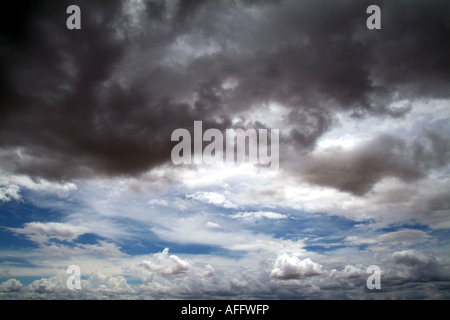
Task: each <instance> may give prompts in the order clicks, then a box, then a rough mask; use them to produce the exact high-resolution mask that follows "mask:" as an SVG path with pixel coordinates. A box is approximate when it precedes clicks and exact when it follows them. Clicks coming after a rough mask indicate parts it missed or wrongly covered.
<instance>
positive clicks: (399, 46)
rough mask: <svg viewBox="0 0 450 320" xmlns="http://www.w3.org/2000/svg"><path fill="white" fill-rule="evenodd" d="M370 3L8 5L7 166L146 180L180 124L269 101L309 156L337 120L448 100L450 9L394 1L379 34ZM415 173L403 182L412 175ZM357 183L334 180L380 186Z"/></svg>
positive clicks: (212, 119) (217, 122)
mask: <svg viewBox="0 0 450 320" xmlns="http://www.w3.org/2000/svg"><path fill="white" fill-rule="evenodd" d="M136 3H138V2H136ZM378 3H380V2H378ZM69 4H78V5H79V6H80V7H81V10H82V30H76V31H70V30H67V29H66V27H65V22H66V18H67V14H66V13H65V9H66V7H67V6H68V5H69ZM369 4H375V2H373V1H370V2H369V1H328V0H323V1H263V2H259V1H258V2H253V1H244V2H225V1H223V2H222V1H179V2H163V1H144V2H143V5H142V6H140V5H139V4H137V5H136V4H135V5H127V3H126V2H120V1H108V2H100V1H98V2H97V1H72V2H70V3H68V2H62V1H58V2H56V1H39V2H35V1H33V2H26V6H24V5H22V4H19V5H18V6H17V7H16V8H13V9H10V10H8V11H6V10H4V11H2V13H3V15H5V17H4V19H3V17H2V31H1V38H0V40H1V42H0V46H1V47H0V49H1V51H0V55H1V58H2V59H1V64H0V67H1V75H0V92H1V120H0V123H1V127H0V146H1V147H2V149H4V150H6V151H5V152H6V156H3V160H4V161H6V160H9V162H10V163H12V164H11V166H12V167H13V168H14V170H17V171H19V172H25V173H28V174H30V175H34V176H43V177H47V178H56V179H67V178H72V177H77V176H86V175H92V174H107V175H118V174H132V175H135V174H139V173H141V172H143V171H145V170H147V169H149V168H152V167H154V166H157V165H159V164H161V163H164V162H165V161H170V150H171V148H172V145H173V144H172V143H170V134H171V132H172V131H173V130H174V129H176V128H188V129H190V128H192V125H193V121H194V120H203V122H204V128H207V127H216V128H219V129H225V128H227V127H230V126H231V122H230V120H231V118H232V117H234V116H239V115H240V113H241V112H243V111H246V110H249V109H250V108H258V106H259V105H261V104H264V103H268V102H278V103H280V104H282V105H284V106H286V107H288V108H290V109H291V112H290V114H289V117H288V120H287V121H288V122H289V123H288V124H290V125H294V127H295V128H294V129H293V130H292V131H291V132H290V133H289V134H288V135H286V136H284V137H282V141H283V143H285V144H288V145H293V146H294V147H293V148H290V149H289V150H290V152H292V151H293V150H295V152H301V151H302V150H311V149H312V148H313V147H314V145H315V143H316V141H317V139H318V138H320V136H321V135H322V134H323V133H324V132H326V131H327V130H328V129H329V128H330V127H331V126H332V124H333V115H334V113H335V112H339V111H342V110H347V111H353V115H354V116H357V117H362V116H371V115H377V116H378V115H383V116H391V117H400V116H402V115H403V114H404V113H406V112H408V111H409V109H408V108H404V109H393V108H391V107H390V106H389V105H390V103H391V102H392V101H394V99H395V98H396V97H398V98H401V97H407V98H408V99H415V98H421V97H435V98H447V97H449V95H450V90H448V88H449V80H450V68H449V59H448V57H449V56H450V55H449V43H450V42H449V41H448V40H449V39H448V36H449V34H450V32H449V31H450V26H449V19H448V17H449V16H450V12H449V10H450V5H449V3H448V2H446V1H429V2H426V3H424V2H423V1H397V2H395V3H392V1H387V2H382V3H381V5H380V6H381V7H382V30H378V31H370V30H367V28H366V27H365V22H366V18H367V14H366V13H365V11H366V8H367V6H368V5H369ZM25 7H26V8H25ZM133 10H134V11H137V12H141V13H142V14H140V15H133V14H132V13H130V12H133ZM8 16H9V17H10V18H12V19H7V18H8ZM229 79H234V80H235V81H236V85H235V86H234V87H232V88H226V87H225V86H224V85H223V84H224V83H225V82H226V81H227V80H229ZM247 120H249V121H253V122H254V123H257V122H258V121H260V119H256V118H255V119H247ZM393 143H394V144H395V142H393ZM17 148H20V150H21V151H20V152H16V150H17ZM4 154H5V153H4ZM386 170H388V169H386ZM402 170H403V171H405V172H404V173H402V172H403V171H402ZM408 170H412V169H408V168H404V169H401V170H398V172H400V173H399V175H400V176H401V177H403V176H405V177H406V176H409V175H410V174H412V175H413V176H414V172H409V171H408ZM381 171H383V170H381ZM383 172H384V171H383ZM420 173H421V172H419V173H417V174H418V175H419V176H420ZM381 175H384V173H381ZM358 179H359V178H355V181H353V182H350V184H349V186H347V184H346V182H342V183H344V185H343V186H341V182H336V183H331V185H336V186H338V187H339V188H343V189H345V190H350V191H352V192H357V191H355V189H354V187H353V185H355V186H357V185H361V184H362V185H363V188H364V186H369V185H371V184H372V183H373V181H374V179H375V180H376V178H369V179H368V180H369V181H367V182H362V183H360V182H359V180H358ZM363 180H364V179H363ZM311 181H316V182H317V183H319V184H322V182H321V180H320V176H319V177H316V178H311ZM329 185H330V184H329Z"/></svg>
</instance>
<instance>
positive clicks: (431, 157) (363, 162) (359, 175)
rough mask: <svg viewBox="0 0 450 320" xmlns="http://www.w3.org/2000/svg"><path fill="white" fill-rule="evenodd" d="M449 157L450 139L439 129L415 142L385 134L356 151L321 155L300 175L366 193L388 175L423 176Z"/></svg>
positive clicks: (418, 177) (332, 185) (311, 160)
mask: <svg viewBox="0 0 450 320" xmlns="http://www.w3.org/2000/svg"><path fill="white" fill-rule="evenodd" d="M449 156H450V140H449V139H448V138H447V137H445V136H443V135H440V134H438V133H436V132H433V131H424V132H423V133H422V135H421V136H419V137H417V138H416V139H414V140H413V141H406V140H404V139H403V138H399V137H396V136H393V135H387V134H385V135H381V136H379V137H377V138H376V139H374V140H372V141H368V142H365V143H362V144H360V145H358V146H357V147H355V148H354V149H352V150H347V151H344V150H340V151H335V152H324V153H321V154H318V155H316V156H314V157H313V158H311V159H310V161H309V162H308V163H307V165H306V166H305V168H304V169H303V172H301V173H300V175H301V176H302V178H304V179H305V180H306V181H308V182H310V183H313V184H317V185H323V186H329V187H333V188H336V189H339V190H342V191H346V192H350V193H353V194H355V195H363V194H365V193H367V192H368V191H370V190H371V188H372V187H373V186H374V185H375V184H376V183H377V182H378V181H380V180H381V179H383V178H386V177H395V178H398V179H401V180H403V181H405V182H410V181H415V180H417V179H420V178H423V177H425V176H426V175H427V174H428V172H429V171H430V170H431V169H437V168H441V167H443V166H444V165H446V164H447V163H448V159H449V158H450V157H449Z"/></svg>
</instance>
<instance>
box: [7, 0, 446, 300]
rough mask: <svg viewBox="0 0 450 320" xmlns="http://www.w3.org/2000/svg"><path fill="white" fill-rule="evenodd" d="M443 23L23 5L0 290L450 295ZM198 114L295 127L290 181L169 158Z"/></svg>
mask: <svg viewBox="0 0 450 320" xmlns="http://www.w3.org/2000/svg"><path fill="white" fill-rule="evenodd" d="M71 4H76V5H78V6H79V7H80V9H81V29H80V30H69V29H68V28H67V27H66V20H67V18H68V17H69V15H70V14H67V13H66V8H67V7H68V6H69V5H71ZM372 4H376V5H379V7H380V8H381V29H380V30H376V29H375V30H369V29H368V28H367V27H366V20H367V18H368V17H369V14H367V13H366V9H367V7H368V6H369V5H372ZM449 17H450V3H449V2H448V1H445V0H442V1H439V0H432V1H418V0H417V1H414V0H413V1H400V0H399V1H375V0H373V1H365V0H361V1H359V0H358V1H350V0H348V1H344V0H341V1H332V0H301V1H298V0H296V1H294V0H279V1H251V0H247V1H244V0H242V1H237V0H236V1H181V0H178V1H176V0H173V1H145V0H128V1H76V0H74V1H68V2H67V1H25V0H22V1H17V3H15V4H14V5H12V6H11V7H9V6H8V10H2V12H1V19H0V24H1V29H0V237H1V241H0V298H1V299H16V298H31V299H34V298H40V299H42V298H44V299H46V298H47V299H52V298H62V299H64V298H88V299H92V298H100V299H107V298H120V299H123V298H137V299H142V298H146V299H149V298H150V299H151V298H236V299H237V298H266V299H280V298H290V299H324V298H325V299H328V298H339V299H359V298H364V299H380V298H382V299H384V298H414V299H422V298H439V299H448V298H450V290H449V288H450V256H449V252H450V243H449V229H450V200H449V199H450V192H449V191H450V170H449V169H450V125H449V124H450V123H449V121H450V19H449ZM194 121H202V123H203V129H204V130H206V129H208V128H217V129H219V130H221V131H223V132H225V130H226V129H230V128H232V129H237V128H243V129H251V128H256V129H259V128H267V129H279V132H280V139H279V140H280V141H279V147H280V153H279V159H280V165H279V169H277V168H272V169H269V168H261V167H257V166H253V165H249V164H241V165H226V164H223V163H215V164H213V165H175V164H173V163H172V160H171V150H172V148H173V147H174V145H175V144H176V143H174V142H172V141H171V134H172V132H173V130H175V129H177V128H186V129H188V130H189V131H190V132H193V127H194ZM74 264H75V265H78V266H80V269H81V274H82V289H81V290H74V291H70V290H68V289H67V288H66V278H67V276H68V275H67V273H66V268H67V266H69V265H74ZM370 265H378V266H379V267H380V268H381V271H382V277H381V290H368V289H367V287H366V279H367V277H368V276H369V274H367V273H366V269H367V267H368V266H370Z"/></svg>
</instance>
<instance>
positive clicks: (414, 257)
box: [391, 250, 450, 281]
mask: <svg viewBox="0 0 450 320" xmlns="http://www.w3.org/2000/svg"><path fill="white" fill-rule="evenodd" d="M392 261H393V263H394V266H393V269H392V271H391V272H392V274H393V275H392V278H393V279H396V278H400V279H402V280H407V281H443V280H447V281H448V280H449V279H450V273H449V271H448V270H447V269H445V268H444V266H443V265H442V264H441V263H439V262H438V261H437V259H436V258H435V257H434V256H432V255H430V254H425V253H421V252H417V251H415V250H403V251H397V252H394V253H393V254H392Z"/></svg>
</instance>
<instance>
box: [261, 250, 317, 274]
mask: <svg viewBox="0 0 450 320" xmlns="http://www.w3.org/2000/svg"><path fill="white" fill-rule="evenodd" d="M322 273H324V271H323V269H322V266H321V265H320V264H318V263H316V262H314V261H312V260H311V259H310V258H306V259H303V260H300V259H299V258H298V257H296V256H290V255H288V254H282V255H281V256H279V257H278V258H277V260H276V261H275V265H274V268H273V269H272V272H271V273H270V277H271V278H274V279H280V280H289V279H300V278H303V277H311V276H315V275H320V274H322Z"/></svg>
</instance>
